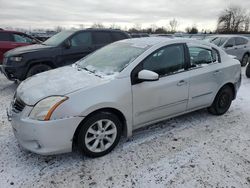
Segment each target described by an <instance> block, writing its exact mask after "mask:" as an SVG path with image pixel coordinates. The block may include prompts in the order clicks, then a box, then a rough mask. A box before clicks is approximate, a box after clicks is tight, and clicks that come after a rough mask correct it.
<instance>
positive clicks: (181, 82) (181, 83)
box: [177, 80, 187, 86]
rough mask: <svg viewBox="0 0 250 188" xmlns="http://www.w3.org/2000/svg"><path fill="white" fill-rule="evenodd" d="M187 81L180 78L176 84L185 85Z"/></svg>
mask: <svg viewBox="0 0 250 188" xmlns="http://www.w3.org/2000/svg"><path fill="white" fill-rule="evenodd" d="M186 84H187V82H186V81H185V80H181V81H179V82H178V83H177V86H182V85H186Z"/></svg>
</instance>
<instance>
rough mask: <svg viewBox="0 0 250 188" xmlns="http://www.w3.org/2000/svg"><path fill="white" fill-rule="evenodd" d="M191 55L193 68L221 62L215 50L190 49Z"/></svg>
mask: <svg viewBox="0 0 250 188" xmlns="http://www.w3.org/2000/svg"><path fill="white" fill-rule="evenodd" d="M188 49H189V54H190V62H191V66H201V65H203V64H209V63H212V62H216V61H218V60H219V56H218V53H217V52H216V51H215V50H210V49H206V48H202V47H193V46H191V47H188Z"/></svg>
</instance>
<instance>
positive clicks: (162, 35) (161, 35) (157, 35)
mask: <svg viewBox="0 0 250 188" xmlns="http://www.w3.org/2000/svg"><path fill="white" fill-rule="evenodd" d="M150 36H151V37H167V38H174V35H172V34H152V35H150Z"/></svg>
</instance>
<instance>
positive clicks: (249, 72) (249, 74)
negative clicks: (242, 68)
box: [246, 63, 250, 78]
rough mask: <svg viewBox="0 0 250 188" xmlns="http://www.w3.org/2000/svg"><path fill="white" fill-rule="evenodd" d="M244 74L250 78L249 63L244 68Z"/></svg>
mask: <svg viewBox="0 0 250 188" xmlns="http://www.w3.org/2000/svg"><path fill="white" fill-rule="evenodd" d="M246 76H247V77H248V78H250V63H248V65H247V68H246Z"/></svg>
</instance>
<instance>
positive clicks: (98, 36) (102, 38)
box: [93, 31, 113, 45]
mask: <svg viewBox="0 0 250 188" xmlns="http://www.w3.org/2000/svg"><path fill="white" fill-rule="evenodd" d="M93 37H94V44H97V45H98V44H109V43H111V42H113V41H112V37H111V33H110V32H101V31H99V32H94V33H93Z"/></svg>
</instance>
